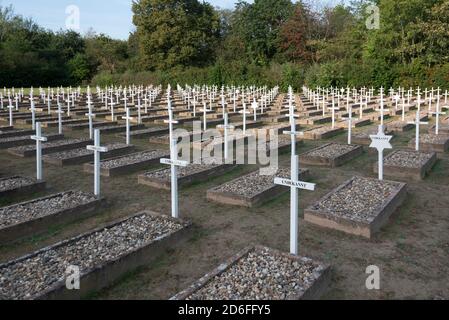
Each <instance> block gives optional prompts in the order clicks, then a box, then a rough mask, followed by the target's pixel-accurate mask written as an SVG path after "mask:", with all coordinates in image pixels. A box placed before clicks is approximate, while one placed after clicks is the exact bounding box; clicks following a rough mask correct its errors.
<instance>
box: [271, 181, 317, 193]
mask: <svg viewBox="0 0 449 320" xmlns="http://www.w3.org/2000/svg"><path fill="white" fill-rule="evenodd" d="M274 184H277V185H281V186H285V187H295V188H298V189H303V190H309V191H315V186H316V184H315V183H308V182H303V181H298V182H294V181H291V180H288V179H284V178H275V179H274Z"/></svg>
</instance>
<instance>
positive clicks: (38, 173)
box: [31, 122, 47, 180]
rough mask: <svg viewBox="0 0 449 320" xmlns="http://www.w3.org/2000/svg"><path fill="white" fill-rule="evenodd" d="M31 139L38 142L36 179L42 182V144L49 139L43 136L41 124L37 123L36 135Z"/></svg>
mask: <svg viewBox="0 0 449 320" xmlns="http://www.w3.org/2000/svg"><path fill="white" fill-rule="evenodd" d="M31 139H32V140H35V141H36V178H37V180H42V142H45V141H47V138H46V137H43V136H42V129H41V123H40V122H38V123H36V135H34V136H31Z"/></svg>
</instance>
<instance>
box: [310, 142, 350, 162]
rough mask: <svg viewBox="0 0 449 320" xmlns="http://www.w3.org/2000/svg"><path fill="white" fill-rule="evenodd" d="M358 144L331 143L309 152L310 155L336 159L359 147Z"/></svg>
mask: <svg viewBox="0 0 449 320" xmlns="http://www.w3.org/2000/svg"><path fill="white" fill-rule="evenodd" d="M357 148H358V146H356V145H348V144H339V143H330V144H327V145H324V146H321V147H318V148H316V149H313V150H311V151H309V152H307V153H306V154H305V155H307V156H310V157H321V158H327V159H334V158H337V157H340V156H342V155H344V154H347V153H349V152H351V151H354V150H355V149H357Z"/></svg>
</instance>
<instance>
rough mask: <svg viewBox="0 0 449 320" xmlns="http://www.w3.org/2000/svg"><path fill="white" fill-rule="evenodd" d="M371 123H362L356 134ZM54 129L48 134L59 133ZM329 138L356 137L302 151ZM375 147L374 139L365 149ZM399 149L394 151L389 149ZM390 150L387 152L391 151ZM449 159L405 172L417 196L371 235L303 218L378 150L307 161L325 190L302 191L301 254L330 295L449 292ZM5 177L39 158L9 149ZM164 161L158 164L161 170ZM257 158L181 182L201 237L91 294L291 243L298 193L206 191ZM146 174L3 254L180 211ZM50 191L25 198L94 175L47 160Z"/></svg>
mask: <svg viewBox="0 0 449 320" xmlns="http://www.w3.org/2000/svg"><path fill="white" fill-rule="evenodd" d="M365 129H366V128H361V129H354V133H357V132H358V131H359V130H365ZM53 130H54V129H45V133H46V134H47V133H49V132H53V133H54V132H55V131H53ZM64 134H65V137H66V138H81V137H84V138H85V137H86V131H84V132H76V131H70V132H67V131H65V132H64ZM413 138H414V131H413V130H411V131H407V132H401V133H398V134H397V135H396V137H395V138H394V139H393V141H392V144H393V146H394V148H395V149H393V151H394V150H397V149H398V148H407V144H408V142H409V141H410V140H411V139H413ZM120 139H123V138H117V135H116V134H108V135H107V134H104V135H102V137H101V140H102V144H107V143H110V142H118V141H119V140H120ZM329 142H338V143H346V134H340V135H338V136H336V137H334V138H332V139H327V140H319V141H309V140H307V141H304V145H301V146H300V147H299V150H298V153H299V154H301V153H304V152H306V151H308V150H312V149H314V148H316V147H318V146H321V145H323V144H325V143H329ZM132 144H134V145H135V146H136V148H137V150H135V151H134V152H136V151H143V150H151V149H160V148H167V147H162V146H161V145H151V144H149V143H148V139H141V140H138V139H133V140H132ZM366 150H367V149H366V148H365V151H366ZM389 152H391V151H389ZM389 152H386V155H388V153H389ZM439 158H440V160H438V162H437V164H436V165H435V167H434V168H433V170H432V171H431V172H430V174H429V176H428V177H427V178H426V179H424V180H423V181H412V180H401V179H394V178H389V177H386V179H387V180H395V181H403V182H407V185H408V193H409V194H408V197H407V199H406V201H405V202H404V204H403V205H402V206H401V207H400V208H399V210H397V211H396V212H395V213H394V214H393V215H392V217H391V218H390V221H389V222H388V223H387V224H386V225H385V226H384V227H383V228H382V229H381V231H380V232H379V233H377V234H376V235H375V236H374V237H373V238H372V239H371V240H368V239H364V238H362V237H357V236H353V235H349V234H345V233H342V232H339V231H336V230H330V229H324V228H320V227H317V226H314V225H312V224H309V223H307V222H304V221H303V220H302V216H303V210H304V208H306V207H308V206H310V205H312V204H313V203H315V202H316V201H318V200H319V199H320V198H321V197H323V196H324V195H325V194H327V193H328V192H329V191H331V190H332V189H334V188H335V187H336V186H338V185H340V184H342V183H344V182H345V181H347V180H348V179H350V178H352V177H353V176H355V175H359V176H364V177H372V178H376V177H377V175H376V174H375V173H374V171H373V165H374V163H375V162H376V161H377V155H376V154H374V153H371V154H370V153H368V152H365V153H364V154H363V155H361V156H359V157H357V158H356V159H354V160H352V161H349V162H347V163H345V164H344V165H342V166H341V167H338V168H332V169H331V168H325V167H317V166H310V165H307V166H304V165H303V166H302V167H303V168H304V167H306V168H308V169H310V174H311V181H312V182H314V183H317V190H316V192H307V191H300V202H299V204H300V217H301V219H300V232H299V248H300V252H299V253H300V255H301V256H307V257H310V258H313V259H316V260H318V261H321V262H323V263H325V264H328V265H331V266H332V281H331V285H330V287H329V290H328V291H327V293H326V295H324V296H323V297H322V298H324V299H406V298H418V299H419V298H422V299H439V298H446V299H447V298H449V289H448V287H447V283H449V266H448V264H447V262H448V260H447V259H448V256H447V252H448V250H449V234H448V233H447V230H448V228H449V215H448V213H449V212H448V208H449V198H448V197H447V194H448V192H449V187H448V186H449V176H448V175H447V172H449V161H448V160H449V157H448V155H447V154H439ZM0 162H1V164H2V165H1V172H0V173H1V177H6V176H13V175H21V176H30V177H33V176H34V174H35V159H34V158H18V157H16V156H13V155H11V154H9V153H7V152H6V150H4V151H1V152H0ZM289 165H290V155H289V153H286V154H282V155H281V156H280V166H281V167H282V166H287V167H288V166H289ZM159 167H161V168H162V166H159V165H156V166H153V168H154V169H157V168H159ZM255 169H256V168H255V167H254V166H238V167H237V168H236V169H234V170H233V171H231V172H229V173H226V174H225V175H222V176H220V177H218V178H215V179H213V180H209V181H207V182H203V183H200V184H195V185H193V186H190V187H186V188H182V189H180V201H179V204H180V214H181V217H182V218H184V219H187V220H189V221H191V222H192V223H193V232H192V234H191V237H190V238H189V239H188V240H187V241H184V242H181V243H180V245H179V246H178V247H177V248H176V249H172V250H170V251H168V252H167V253H165V254H164V255H163V256H161V257H160V258H158V259H157V260H156V262H153V263H151V264H149V265H147V266H145V267H142V268H139V269H137V270H135V271H133V272H131V273H128V274H126V275H125V276H123V277H122V278H121V279H120V280H119V281H117V282H116V283H115V284H113V285H112V286H110V287H109V288H107V289H104V290H102V291H100V292H97V293H95V294H92V295H90V296H88V297H86V298H90V299H168V298H170V297H172V296H174V295H175V294H177V293H178V292H180V291H181V290H184V289H185V288H187V287H188V286H189V285H190V284H191V283H193V282H195V281H196V280H198V279H199V278H200V277H202V276H203V275H204V274H205V273H207V272H209V271H211V270H213V269H214V268H216V267H217V266H218V265H219V264H220V263H222V262H223V261H224V260H226V259H228V258H230V257H231V256H233V255H234V254H235V253H236V252H239V251H240V250H242V249H244V248H245V247H247V246H249V245H263V246H268V247H271V248H275V249H279V250H282V251H288V243H289V221H290V219H289V215H290V212H289V199H290V198H289V192H286V193H285V194H284V195H282V196H280V197H277V198H276V199H275V200H273V201H270V202H268V203H265V204H264V205H262V206H259V207H254V208H243V207H234V206H225V205H220V204H217V203H214V202H210V201H207V200H206V193H207V190H209V189H210V188H212V187H215V186H218V185H220V184H222V183H224V182H228V181H230V180H233V179H234V178H237V177H239V176H242V175H243V174H245V173H249V172H251V171H254V170H255ZM137 175H138V173H133V174H129V175H124V176H118V177H114V178H102V195H103V196H105V197H106V204H105V206H104V207H102V208H101V209H99V210H97V211H96V214H95V215H93V216H91V217H89V218H87V219H83V220H80V221H76V222H74V223H70V224H68V225H61V226H55V227H54V228H52V229H49V230H48V232H47V233H45V234H43V235H40V236H35V237H31V238H27V239H22V240H20V241H19V242H16V243H13V244H7V245H2V246H0V263H3V262H7V261H9V260H11V259H14V258H17V257H20V256H22V255H24V254H27V253H30V252H33V251H35V250H38V249H40V248H43V247H45V246H48V245H51V244H54V243H56V242H59V241H61V240H64V239H67V238H71V237H74V236H76V235H79V234H81V233H84V232H87V231H89V230H92V229H95V228H97V227H99V226H101V225H105V224H107V223H110V222H112V221H115V220H117V219H120V218H124V217H127V216H130V215H133V214H135V213H138V212H141V211H143V210H151V211H154V212H158V213H160V214H164V215H169V214H170V192H167V191H164V190H157V189H153V188H150V187H147V186H142V185H138V184H137ZM44 178H45V180H46V181H47V190H46V191H45V192H39V193H37V194H27V195H26V196H25V197H22V198H20V200H24V201H25V200H30V199H34V198H37V197H39V196H44V195H50V194H53V193H57V192H61V191H67V190H72V189H79V190H82V191H89V192H92V184H93V176H92V175H91V174H88V173H85V172H84V170H83V165H75V166H67V167H62V168H61V167H58V166H53V165H49V164H46V163H44ZM18 200H19V199H18V198H14V199H8V200H2V201H3V202H2V203H1V205H2V206H5V205H8V204H10V203H17V202H18ZM369 265H377V266H379V267H380V270H381V290H379V291H375V290H374V291H368V290H367V289H366V287H365V280H366V278H367V276H368V275H367V274H365V270H366V268H367V266H369Z"/></svg>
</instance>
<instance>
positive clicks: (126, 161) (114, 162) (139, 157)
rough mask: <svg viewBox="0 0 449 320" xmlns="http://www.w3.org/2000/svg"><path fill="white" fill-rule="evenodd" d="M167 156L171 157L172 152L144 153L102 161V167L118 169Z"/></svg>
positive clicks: (154, 151)
mask: <svg viewBox="0 0 449 320" xmlns="http://www.w3.org/2000/svg"><path fill="white" fill-rule="evenodd" d="M165 156H167V157H169V156H170V152H169V151H166V150H153V151H143V152H138V153H134V154H131V155H129V156H124V157H120V158H116V159H110V160H104V161H101V167H102V168H105V169H111V168H117V167H121V166H124V165H130V164H136V163H140V162H144V161H148V160H153V159H157V158H161V157H165Z"/></svg>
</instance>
